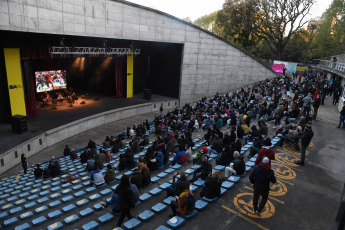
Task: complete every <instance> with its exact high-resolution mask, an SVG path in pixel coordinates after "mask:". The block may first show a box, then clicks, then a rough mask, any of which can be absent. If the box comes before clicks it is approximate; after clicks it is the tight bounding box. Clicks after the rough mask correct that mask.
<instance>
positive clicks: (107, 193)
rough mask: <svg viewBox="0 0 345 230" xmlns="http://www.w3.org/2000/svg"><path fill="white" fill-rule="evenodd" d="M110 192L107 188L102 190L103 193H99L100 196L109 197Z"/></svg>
mask: <svg viewBox="0 0 345 230" xmlns="http://www.w3.org/2000/svg"><path fill="white" fill-rule="evenodd" d="M111 192H112V191H111V190H110V189H108V188H107V189H104V190H103V191H101V192H100V193H101V195H102V196H106V195H109V194H110V193H111Z"/></svg>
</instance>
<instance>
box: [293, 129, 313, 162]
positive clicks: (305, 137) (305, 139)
mask: <svg viewBox="0 0 345 230" xmlns="http://www.w3.org/2000/svg"><path fill="white" fill-rule="evenodd" d="M313 136H314V132H313V130H312V129H311V126H310V125H306V126H305V130H304V133H303V134H302V135H301V136H300V139H301V159H300V160H299V161H295V164H296V165H301V166H302V165H304V160H305V153H306V151H307V148H308V146H309V144H310V142H311V139H313Z"/></svg>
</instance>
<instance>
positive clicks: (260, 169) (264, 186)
mask: <svg viewBox="0 0 345 230" xmlns="http://www.w3.org/2000/svg"><path fill="white" fill-rule="evenodd" d="M249 180H250V183H251V184H253V187H254V194H253V212H254V213H255V214H257V215H258V216H261V214H260V213H261V211H262V209H263V208H264V207H265V205H266V203H267V199H268V194H269V191H270V182H272V183H276V178H275V176H274V171H273V170H272V169H271V166H270V165H269V159H268V158H267V157H264V159H262V161H261V162H260V163H259V164H258V165H257V166H255V167H254V169H253V171H252V172H251V173H250V175H249ZM260 196H261V202H260V205H259V207H258V201H259V197H260Z"/></svg>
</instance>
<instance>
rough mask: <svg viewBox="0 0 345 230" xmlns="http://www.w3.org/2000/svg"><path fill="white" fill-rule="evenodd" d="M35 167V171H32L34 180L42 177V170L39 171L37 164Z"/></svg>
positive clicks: (39, 167)
mask: <svg viewBox="0 0 345 230" xmlns="http://www.w3.org/2000/svg"><path fill="white" fill-rule="evenodd" d="M36 166H37V167H36V169H35V170H34V175H35V178H39V177H42V175H43V169H41V164H37V165H36Z"/></svg>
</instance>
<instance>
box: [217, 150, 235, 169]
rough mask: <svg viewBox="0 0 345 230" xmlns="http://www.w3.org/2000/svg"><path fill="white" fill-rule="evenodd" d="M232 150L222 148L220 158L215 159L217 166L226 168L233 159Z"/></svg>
mask: <svg viewBox="0 0 345 230" xmlns="http://www.w3.org/2000/svg"><path fill="white" fill-rule="evenodd" d="M233 152H234V150H233V149H230V147H229V146H225V147H224V151H223V152H222V153H221V154H220V157H218V158H217V159H216V164H217V165H224V166H227V165H229V164H230V162H231V161H232V160H233V159H234V158H233Z"/></svg>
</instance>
